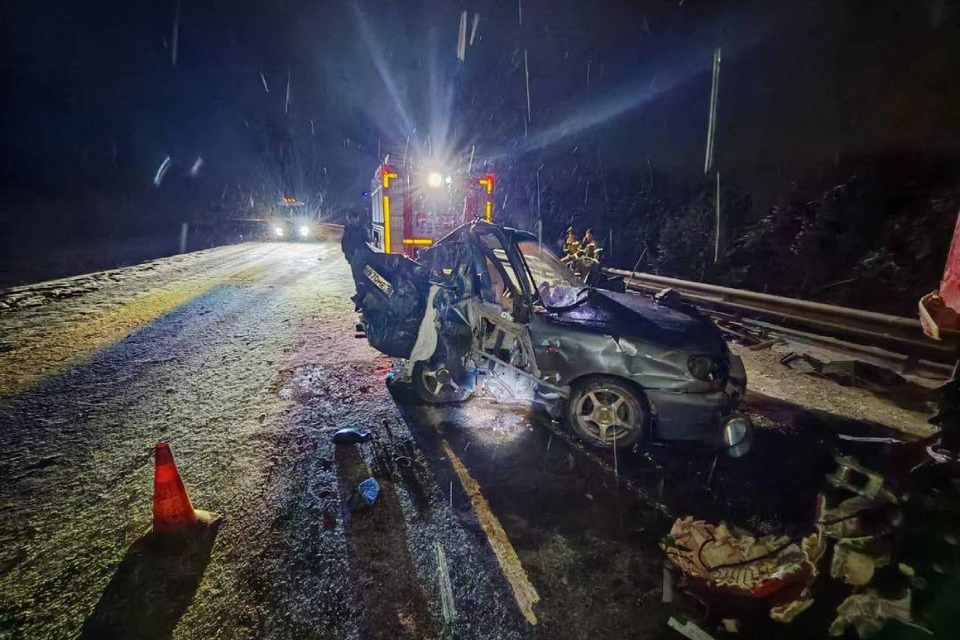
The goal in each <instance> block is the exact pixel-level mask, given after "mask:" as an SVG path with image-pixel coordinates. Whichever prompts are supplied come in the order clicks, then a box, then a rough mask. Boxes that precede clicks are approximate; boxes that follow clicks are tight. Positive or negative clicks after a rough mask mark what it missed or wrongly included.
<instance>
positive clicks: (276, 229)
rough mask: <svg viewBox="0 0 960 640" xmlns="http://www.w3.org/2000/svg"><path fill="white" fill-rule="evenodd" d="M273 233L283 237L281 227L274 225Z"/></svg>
mask: <svg viewBox="0 0 960 640" xmlns="http://www.w3.org/2000/svg"><path fill="white" fill-rule="evenodd" d="M273 235H275V236H277V237H278V238H282V237H283V227H274V228H273Z"/></svg>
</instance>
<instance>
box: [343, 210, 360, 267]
mask: <svg viewBox="0 0 960 640" xmlns="http://www.w3.org/2000/svg"><path fill="white" fill-rule="evenodd" d="M366 246H367V230H366V228H365V227H364V225H363V223H362V222H361V221H360V216H359V215H357V213H356V212H354V211H351V212H350V213H348V214H347V224H346V225H345V226H344V227H343V239H342V240H341V241H340V249H341V250H342V251H343V256H344V257H345V258H346V259H347V262H352V258H353V255H354V254H355V253H356V252H357V251H359V250H360V249H363V248H366Z"/></svg>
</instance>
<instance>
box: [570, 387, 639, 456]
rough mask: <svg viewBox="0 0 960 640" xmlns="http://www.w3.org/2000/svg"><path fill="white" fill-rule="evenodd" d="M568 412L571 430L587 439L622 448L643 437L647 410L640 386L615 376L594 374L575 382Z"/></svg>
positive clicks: (593, 442)
mask: <svg viewBox="0 0 960 640" xmlns="http://www.w3.org/2000/svg"><path fill="white" fill-rule="evenodd" d="M567 413H568V417H569V420H570V426H571V427H572V428H573V431H574V433H576V434H577V435H578V436H579V437H580V438H582V439H583V440H585V441H586V442H587V443H589V444H591V445H593V446H596V447H602V448H607V449H609V448H612V447H613V446H614V445H616V446H617V448H620V449H622V448H625V447H629V446H632V445H633V444H634V443H636V442H637V441H639V440H640V439H641V438H642V437H643V435H644V433H645V432H646V428H647V423H648V418H649V415H650V410H649V404H647V399H646V397H645V396H644V395H643V392H642V391H640V390H639V389H636V388H634V387H633V386H632V385H630V384H629V383H627V382H624V381H621V380H618V379H616V378H610V377H596V378H590V379H588V380H586V381H584V382H583V383H582V384H580V385H577V387H576V388H575V390H574V392H573V393H572V394H571V396H570V401H569V403H568V405H567Z"/></svg>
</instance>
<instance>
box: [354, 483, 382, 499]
mask: <svg viewBox="0 0 960 640" xmlns="http://www.w3.org/2000/svg"><path fill="white" fill-rule="evenodd" d="M357 491H358V492H359V493H360V495H361V496H363V499H364V500H366V501H367V504H373V503H374V502H376V501H377V496H379V495H380V483H379V482H377V481H376V480H374V479H373V478H367V479H366V480H364V481H363V482H361V483H360V484H359V485H357Z"/></svg>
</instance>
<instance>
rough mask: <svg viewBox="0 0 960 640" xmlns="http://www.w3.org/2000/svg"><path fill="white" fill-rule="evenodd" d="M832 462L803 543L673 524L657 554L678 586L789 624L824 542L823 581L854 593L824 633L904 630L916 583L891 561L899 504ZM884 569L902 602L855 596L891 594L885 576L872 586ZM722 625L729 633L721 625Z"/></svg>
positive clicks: (806, 595)
mask: <svg viewBox="0 0 960 640" xmlns="http://www.w3.org/2000/svg"><path fill="white" fill-rule="evenodd" d="M884 444H885V443H884ZM834 461H835V463H836V466H835V468H834V469H833V470H832V471H831V472H830V473H828V474H827V475H826V477H825V480H826V486H825V487H824V489H823V491H822V492H821V493H820V494H819V495H818V497H817V502H816V506H817V508H816V519H815V521H814V522H813V523H811V527H812V529H813V533H810V534H809V535H806V536H804V537H798V536H794V537H792V538H791V537H786V536H779V537H777V536H763V537H757V536H754V535H753V534H751V533H750V532H748V531H743V530H739V529H736V528H734V527H731V526H729V525H727V524H724V523H720V524H716V525H713V524H709V523H707V522H704V521H702V520H696V519H694V518H693V517H690V516H687V517H683V518H679V519H678V520H676V522H674V524H673V527H672V529H671V530H670V534H669V535H668V536H667V537H665V538H664V539H663V540H662V541H661V542H660V547H661V548H662V549H663V551H664V552H665V553H666V554H667V557H668V558H669V560H670V562H671V563H672V564H673V565H675V566H676V567H677V568H678V569H679V570H680V571H681V572H682V580H681V582H680V586H681V587H687V588H689V589H690V590H691V592H694V593H697V592H699V593H700V594H701V595H703V596H705V597H715V598H716V599H718V600H720V599H722V598H723V597H727V598H729V597H730V596H740V597H747V598H751V599H755V600H757V601H759V602H762V603H763V604H765V605H768V606H769V607H770V617H771V619H773V620H775V621H777V622H782V623H790V622H792V621H793V620H794V619H795V618H796V617H797V616H798V615H800V614H801V613H803V612H804V611H806V610H807V609H809V608H810V607H811V606H812V605H813V603H814V595H813V592H812V590H811V587H812V586H813V583H814V580H815V578H817V576H818V575H819V573H820V572H819V570H818V567H817V565H818V563H819V561H820V559H821V558H823V557H824V556H825V555H827V551H828V545H830V544H831V542H832V547H833V548H832V551H831V553H832V555H831V560H830V572H829V575H830V577H831V578H832V579H834V580H838V581H840V582H842V583H844V584H848V585H851V586H853V587H855V588H857V589H861V590H860V591H857V592H856V593H854V594H853V595H851V596H850V597H848V598H847V599H846V600H845V601H844V602H843V604H842V605H840V607H839V608H838V610H837V618H836V620H835V621H834V623H833V625H832V626H831V627H830V633H831V634H832V635H841V634H843V633H844V631H845V630H846V628H847V627H850V626H853V627H854V628H855V629H856V631H857V633H858V634H859V635H860V637H863V638H865V637H867V636H869V635H870V634H872V633H874V632H876V631H878V630H879V629H881V628H882V627H883V625H884V624H885V623H886V621H887V620H891V619H895V620H900V621H901V622H904V623H908V624H912V623H911V622H910V620H911V618H910V591H909V586H910V585H914V586H916V584H915V583H914V581H915V580H918V578H917V577H916V571H915V570H914V569H913V567H911V566H910V565H907V564H904V563H902V562H898V561H896V560H894V557H895V555H894V552H895V548H894V547H895V541H896V535H897V532H898V530H899V528H900V527H901V525H902V522H903V505H902V501H901V499H900V497H899V496H898V494H897V493H896V492H895V491H894V489H893V486H892V485H891V484H890V483H889V481H888V480H887V479H886V478H885V477H884V476H883V475H881V474H879V473H877V472H876V471H874V470H872V469H870V468H868V467H866V466H864V465H863V464H861V463H860V462H859V461H858V460H857V459H855V458H852V457H849V456H837V457H835V459H834ZM891 565H892V567H891ZM884 567H891V571H893V576H892V577H893V578H894V580H893V583H892V585H893V586H894V588H900V589H901V591H900V593H905V594H906V595H903V596H898V597H897V598H896V599H892V600H891V599H884V598H883V597H881V596H880V595H879V592H878V591H876V590H875V589H866V590H862V588H864V587H867V586H868V585H872V584H885V585H887V587H890V586H892V585H891V583H890V582H889V581H888V580H887V578H890V577H891V573H890V571H884V572H883V574H882V576H883V580H882V581H881V580H880V579H879V578H877V575H878V574H879V573H880V570H881V569H883V568H884ZM896 577H899V578H900V580H899V581H897V580H896ZM875 578H877V579H875ZM897 584H900V586H899V587H896V586H895V585H897ZM664 591H665V592H666V577H665V582H664ZM723 625H724V627H723V628H724V629H726V630H727V631H728V632H730V630H729V628H728V625H727V621H726V620H723Z"/></svg>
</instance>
